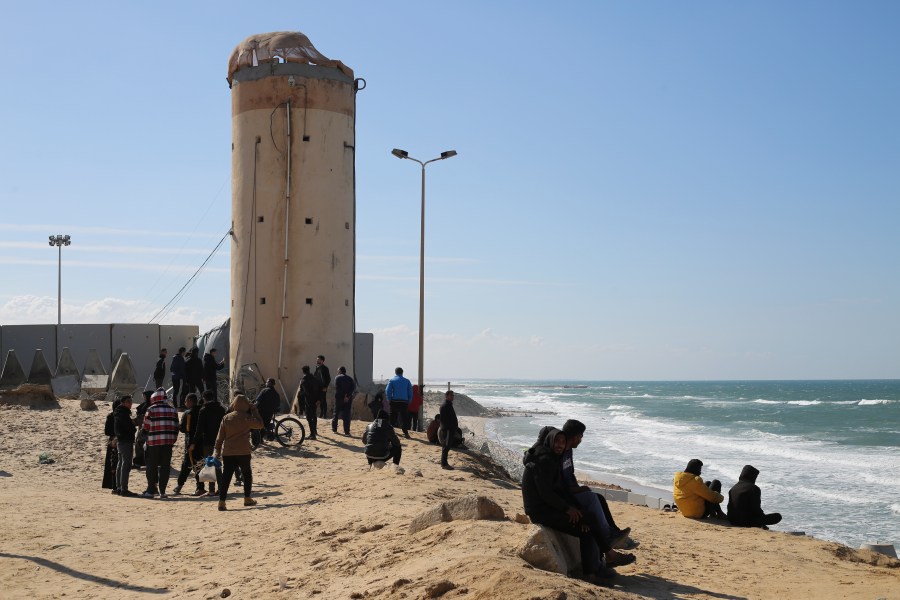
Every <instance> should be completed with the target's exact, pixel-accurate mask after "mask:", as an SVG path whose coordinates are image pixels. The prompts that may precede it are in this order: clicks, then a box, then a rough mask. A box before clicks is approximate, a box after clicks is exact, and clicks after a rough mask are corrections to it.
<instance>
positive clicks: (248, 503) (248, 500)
mask: <svg viewBox="0 0 900 600" xmlns="http://www.w3.org/2000/svg"><path fill="white" fill-rule="evenodd" d="M244 506H256V500H254V499H253V498H244Z"/></svg>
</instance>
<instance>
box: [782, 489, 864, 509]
mask: <svg viewBox="0 0 900 600" xmlns="http://www.w3.org/2000/svg"><path fill="white" fill-rule="evenodd" d="M832 489H837V488H832ZM793 491H794V493H797V494H800V495H801V496H807V497H812V498H820V499H822V500H830V501H838V502H839V503H842V504H844V503H846V504H857V505H864V504H878V503H879V502H880V500H878V499H876V498H862V497H859V496H854V495H852V494H848V493H839V492H830V491H826V490H823V489H815V488H809V487H803V486H798V487H795V488H793Z"/></svg>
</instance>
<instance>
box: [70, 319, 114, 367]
mask: <svg viewBox="0 0 900 600" xmlns="http://www.w3.org/2000/svg"><path fill="white" fill-rule="evenodd" d="M110 327H111V326H110V325H109V324H106V325H81V324H79V325H59V326H57V328H56V347H57V348H68V349H69V352H70V353H71V354H72V359H73V360H74V361H75V366H76V368H77V369H78V370H79V373H82V372H84V370H85V366H86V365H87V364H88V362H89V360H90V354H91V350H94V351H95V352H96V353H97V354H98V356H99V360H100V362H102V364H104V365H111V364H112V350H111V349H110V344H109V336H110ZM60 360H62V357H60ZM100 374H103V375H107V374H109V371H107V370H105V369H104V370H103V372H102V373H100V372H99V371H98V372H96V373H93V375H100Z"/></svg>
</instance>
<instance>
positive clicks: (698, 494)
mask: <svg viewBox="0 0 900 600" xmlns="http://www.w3.org/2000/svg"><path fill="white" fill-rule="evenodd" d="M702 465H703V463H702V462H700V461H699V460H697V459H692V460H691V461H690V462H688V466H687V468H685V470H684V471H678V472H677V473H675V478H674V479H673V481H672V496H674V498H675V505H676V506H678V511H679V512H680V513H681V514H682V515H684V516H685V517H688V518H690V519H700V518H702V517H703V514H704V513H705V512H706V501H709V502H714V503H715V504H721V502H722V501H723V500H724V499H725V496H723V495H722V494H720V493H718V492H714V491H712V490H711V489H709V488H708V487H706V484H705V483H703V479H701V478H700V467H701V466H702Z"/></svg>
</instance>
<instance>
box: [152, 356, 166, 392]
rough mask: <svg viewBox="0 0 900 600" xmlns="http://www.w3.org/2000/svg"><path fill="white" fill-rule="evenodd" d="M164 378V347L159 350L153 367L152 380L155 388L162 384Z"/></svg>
mask: <svg viewBox="0 0 900 600" xmlns="http://www.w3.org/2000/svg"><path fill="white" fill-rule="evenodd" d="M165 378H166V349H165V348H163V349H162V350H160V351H159V360H158V361H156V368H155V369H153V382H154V383H155V384H156V385H155V386H154V388H155V389H157V390H158V389H159V388H161V387H162V386H163V380H165Z"/></svg>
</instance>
